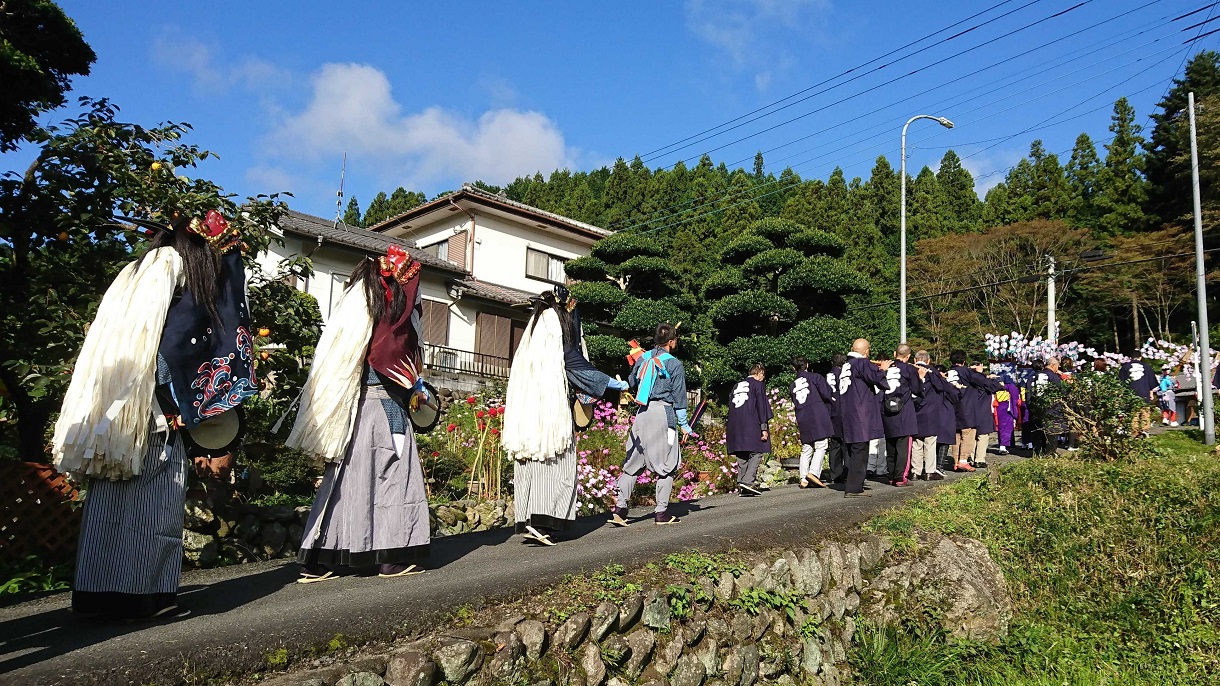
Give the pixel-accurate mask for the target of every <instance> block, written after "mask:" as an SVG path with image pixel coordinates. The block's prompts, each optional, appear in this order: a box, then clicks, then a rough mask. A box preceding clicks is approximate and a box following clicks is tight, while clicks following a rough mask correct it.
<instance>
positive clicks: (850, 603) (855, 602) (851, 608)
mask: <svg viewBox="0 0 1220 686" xmlns="http://www.w3.org/2000/svg"><path fill="white" fill-rule="evenodd" d="M858 607H860V596H859V595H858V594H857V593H856V592H855V591H852V592H851V593H849V594H847V598H846V599H845V600H844V601H843V612H844V614H847V613H854V612H855V611H856V608H858Z"/></svg>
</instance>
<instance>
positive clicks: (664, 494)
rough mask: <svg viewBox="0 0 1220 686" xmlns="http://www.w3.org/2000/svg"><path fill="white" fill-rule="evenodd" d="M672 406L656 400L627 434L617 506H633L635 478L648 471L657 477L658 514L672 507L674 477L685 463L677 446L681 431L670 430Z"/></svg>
mask: <svg viewBox="0 0 1220 686" xmlns="http://www.w3.org/2000/svg"><path fill="white" fill-rule="evenodd" d="M672 408H673V406H672V405H670V404H669V403H667V402H662V401H660V400H653V401H651V402H649V403H648V406H647V407H645V408H644V409H643V411H641V412H639V413H638V414H636V415H635V422H633V423H632V425H631V430H630V431H628V432H627V442H626V444H625V447H626V450H627V458H626V459H625V460H624V461H623V473H622V475H620V476H619V479H618V499H617V502H616V506H617V507H618V508H620V509H625V508H627V507H628V505H629V504H630V502H631V491H632V490H633V489H634V488H635V483H636V477H638V476H639V475H640V472H643V471H644V470H645V469H647V470H648V471H650V472H652V473H653V474H654V475H655V476H656V477H657V485H656V498H657V504H656V511H657V512H664V511H665V509H666V508H667V507H669V495H670V492H671V491H672V490H673V486H674V473H676V472H677V471H678V467H679V465H680V464H681V462H682V447H681V445H680V444H679V443H678V431H677V430H676V429H671V428H669V415H670V413H671V412H673V409H672Z"/></svg>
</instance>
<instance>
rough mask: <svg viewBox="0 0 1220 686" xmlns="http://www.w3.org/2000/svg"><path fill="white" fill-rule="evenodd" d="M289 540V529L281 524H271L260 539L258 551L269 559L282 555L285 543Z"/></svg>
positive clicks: (264, 529) (266, 527)
mask: <svg viewBox="0 0 1220 686" xmlns="http://www.w3.org/2000/svg"><path fill="white" fill-rule="evenodd" d="M287 540H288V529H287V528H285V527H284V525H283V524H280V523H279V522H271V523H270V524H268V525H267V526H265V527H263V531H262V533H261V534H259V537H258V550H259V552H261V553H262V554H263V555H264V556H266V557H267V558H268V559H270V558H273V557H275V556H277V555H279V554H280V551H281V550H283V549H284V543H285V542H286V541H287Z"/></svg>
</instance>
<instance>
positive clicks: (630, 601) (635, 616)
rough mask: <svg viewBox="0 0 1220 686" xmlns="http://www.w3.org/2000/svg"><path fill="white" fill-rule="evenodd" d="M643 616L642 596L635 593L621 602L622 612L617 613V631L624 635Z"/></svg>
mask: <svg viewBox="0 0 1220 686" xmlns="http://www.w3.org/2000/svg"><path fill="white" fill-rule="evenodd" d="M643 614H644V596H642V595H640V594H639V593H636V594H635V595H632V596H631V597H629V598H627V599H626V600H624V601H623V607H622V610H621V611H620V612H619V613H618V630H619V631H622V632H624V633H626V632H627V631H630V630H631V628H632V627H634V626H635V624H636V622H638V621H640V617H641V616H643Z"/></svg>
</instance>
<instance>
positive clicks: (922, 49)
mask: <svg viewBox="0 0 1220 686" xmlns="http://www.w3.org/2000/svg"><path fill="white" fill-rule="evenodd" d="M1092 1H1093V0H1084V2H1082V3H1080V5H1086V4H1088V3H1090V2H1092ZM1158 1H1159V0H1158ZM1038 2H1041V0H1032V1H1031V2H1027V3H1025V4H1024V5H1022V6H1020V7H1018V8H1016V9H1014V10H1009V11H1008V12H1005V13H1004V14H1001V15H999V16H998V17H993V18H991V19H988V20H987V21H985V22H983V23H981V24H979V25H977V26H972V27H970V28H969V29H966V30H965V31H960V32H958V33H956V34H954V35H952V36H950V37H948V38H946V39H944V40H941V41H938V42H936V43H933V44H931V45H927V46H924V47H922V48H920V49H919V50H916V51H915V52H912V53H910V54H907V55H903V56H902V57H899V58H898V59H896V60H894V61H893V62H889V63H887V64H882V65H880V66H877V67H874V68H872V69H869V70H868V71H866V72H863V73H860V74H857V75H855V76H853V77H851V78H850V79H847V80H846V81H842V82H840V83H837V84H835V85H833V86H830V87H828V88H824V89H822V90H820V91H818V92H816V93H810V94H808V95H805V96H804V97H801V98H800V99H798V100H794V101H793V102H790V103H788V104H786V105H784V106H783V107H780V108H777V109H775V110H772V111H771V112H767V113H766V114H762V115H759V116H756V117H753V118H751V119H747V120H746V121H743V122H740V123H736V124H734V125H733V126H730V127H728V128H726V129H724V130H723V131H719V132H717V133H715V134H712V135H709V136H704V137H702V138H699V139H698V140H694V141H691V142H689V143H686V144H685V145H683V146H681V147H678V148H674V149H672V150H670V151H669V152H676V151H677V150H682V149H684V148H689V147H691V146H692V145H696V144H698V143H702V142H703V141H706V140H710V139H711V138H715V137H716V136H719V135H722V134H724V133H727V132H729V131H734V130H736V129H739V128H741V127H743V126H746V125H747V124H752V123H754V122H756V121H758V120H760V119H763V118H765V117H769V116H771V115H773V114H775V113H776V112H780V111H782V110H786V109H788V108H789V107H792V106H793V105H797V104H800V103H802V102H805V101H807V100H809V99H811V98H814V97H817V96H819V95H822V94H823V93H827V92H829V91H832V90H834V89H835V88H838V87H839V86H844V85H847V84H849V83H851V82H853V81H857V80H859V79H862V78H864V77H865V76H868V75H870V74H874V73H876V72H879V71H881V70H882V69H885V68H888V67H891V66H893V65H895V64H898V63H899V62H902V61H903V60H905V59H908V58H910V57H914V56H916V55H918V54H920V53H923V52H926V51H927V50H930V49H932V48H934V47H937V46H939V45H943V44H945V43H948V42H949V41H951V40H954V39H956V38H958V37H960V36H963V35H965V34H967V33H970V32H971V31H974V30H976V29H979V28H981V27H983V26H986V25H988V24H990V23H992V22H995V21H998V20H1000V19H1004V18H1006V17H1008V16H1010V15H1012V14H1014V13H1016V12H1020V11H1021V10H1023V9H1025V8H1027V7H1029V6H1031V5H1035V4H1037V3H1038ZM1080 5H1076V6H1075V7H1079V6H1080ZM1075 7H1072V8H1070V9H1069V10H1065V11H1071V9H1075ZM992 9H994V8H992ZM988 11H990V10H988ZM975 16H978V15H975ZM1052 16H1053V15H1052ZM964 21H969V19H967V20H964ZM958 23H959V24H960V23H962V22H958ZM956 25H957V24H954V26H956ZM1022 30H1023V29H1022ZM936 33H941V31H938V32H936ZM933 35H935V34H933ZM976 47H977V46H976ZM900 49H904V48H900ZM972 49H973V48H972ZM890 54H892V53H890ZM878 59H881V58H878ZM876 61H877V60H872V61H871V62H876ZM871 62H870V63H871ZM854 70H855V68H853V69H851V70H849V71H848V72H844V73H843V74H840V75H839V76H844V75H846V74H847V73H849V72H850V71H854ZM915 71H919V69H916V70H915ZM914 73H915V72H911V74H914ZM839 76H835V77H833V78H831V79H829V80H827V81H823V82H822V83H820V84H818V85H814V86H810V87H809V88H806V89H805V90H804V91H801V93H802V94H803V93H807V92H808V91H809V90H812V89H813V88H818V87H820V86H821V85H825V84H826V83H829V82H830V81H833V80H835V79H837V78H839ZM908 76H909V74H908ZM764 109H766V108H764ZM717 128H719V127H717ZM687 140H689V139H687ZM708 152H710V151H708ZM704 154H706V153H704ZM656 157H657V155H651V156H650V157H648V159H646V160H645V161H651V160H652V159H656ZM696 157H698V156H696ZM692 159H694V158H692ZM686 161H689V160H686Z"/></svg>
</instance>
